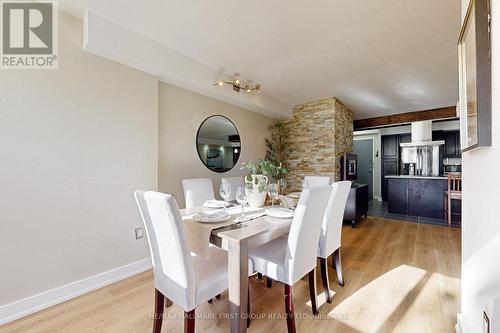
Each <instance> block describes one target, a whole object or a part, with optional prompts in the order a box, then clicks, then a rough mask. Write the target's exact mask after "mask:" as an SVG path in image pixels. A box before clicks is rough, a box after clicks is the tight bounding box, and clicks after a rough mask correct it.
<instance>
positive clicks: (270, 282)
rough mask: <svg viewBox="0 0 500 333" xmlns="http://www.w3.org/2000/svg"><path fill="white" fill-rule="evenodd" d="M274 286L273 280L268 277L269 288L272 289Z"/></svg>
mask: <svg viewBox="0 0 500 333" xmlns="http://www.w3.org/2000/svg"><path fill="white" fill-rule="evenodd" d="M272 286H273V279H271V278H270V277H269V276H268V277H267V287H268V288H271V287H272Z"/></svg>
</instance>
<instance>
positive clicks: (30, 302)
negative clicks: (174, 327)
mask: <svg viewBox="0 0 500 333" xmlns="http://www.w3.org/2000/svg"><path fill="white" fill-rule="evenodd" d="M150 268H151V259H150V258H145V259H142V260H139V261H136V262H133V263H131V264H127V265H124V266H120V267H117V268H114V269H112V270H109V271H106V272H102V273H99V274H96V275H93V276H90V277H87V278H85V279H82V280H79V281H75V282H72V283H68V284H66V285H63V286H60V287H57V288H54V289H51V290H47V291H44V292H42V293H39V294H36V295H33V296H29V297H26V298H23V299H20V300H18V301H15V302H12V303H9V304H5V305H2V306H0V325H2V324H6V323H8V322H11V321H14V320H16V319H19V318H22V317H25V316H27V315H30V314H32V313H35V312H38V311H41V310H43V309H46V308H49V307H51V306H54V305H56V304H59V303H62V302H65V301H67V300H70V299H72V298H75V297H78V296H81V295H83V294H86V293H88V292H91V291H93V290H96V289H99V288H102V287H105V286H107V285H109V284H112V283H115V282H117V281H120V280H123V279H126V278H128V277H131V276H133V275H136V274H139V273H142V272H145V271H147V270H148V269H150Z"/></svg>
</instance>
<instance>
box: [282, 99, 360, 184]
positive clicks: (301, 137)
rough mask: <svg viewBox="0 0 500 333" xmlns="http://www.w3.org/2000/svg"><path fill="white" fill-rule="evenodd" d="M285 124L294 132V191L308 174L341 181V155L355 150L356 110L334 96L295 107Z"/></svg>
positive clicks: (290, 180)
mask: <svg viewBox="0 0 500 333" xmlns="http://www.w3.org/2000/svg"><path fill="white" fill-rule="evenodd" d="M285 124H286V126H287V127H288V128H289V130H290V139H289V140H290V157H289V160H288V167H289V169H290V173H289V175H288V177H287V181H288V184H289V187H288V188H289V189H290V191H298V190H300V188H301V184H302V179H303V177H304V176H306V175H318V176H329V177H330V178H331V180H332V181H334V180H335V181H336V180H339V178H340V169H339V168H340V156H342V154H344V153H345V152H351V151H352V140H353V139H352V137H353V112H352V110H350V109H349V108H348V107H347V106H345V105H344V104H342V103H341V102H340V101H339V100H338V99H336V98H334V97H331V98H325V99H321V100H318V101H312V102H307V103H304V104H301V105H297V106H295V107H294V109H293V117H292V119H290V120H289V121H287V122H286V123H285Z"/></svg>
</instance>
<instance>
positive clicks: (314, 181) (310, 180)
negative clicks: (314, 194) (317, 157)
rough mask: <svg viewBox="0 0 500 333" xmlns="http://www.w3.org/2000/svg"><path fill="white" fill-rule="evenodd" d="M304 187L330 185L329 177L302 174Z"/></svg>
mask: <svg viewBox="0 0 500 333" xmlns="http://www.w3.org/2000/svg"><path fill="white" fill-rule="evenodd" d="M303 185H304V187H306V188H307V187H314V186H322V185H330V177H327V176H304V183H303Z"/></svg>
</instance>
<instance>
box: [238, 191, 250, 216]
mask: <svg viewBox="0 0 500 333" xmlns="http://www.w3.org/2000/svg"><path fill="white" fill-rule="evenodd" d="M236 201H238V203H239V204H240V205H241V219H243V220H244V219H245V205H246V204H247V203H248V197H247V193H246V191H245V186H238V188H237V189H236Z"/></svg>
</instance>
